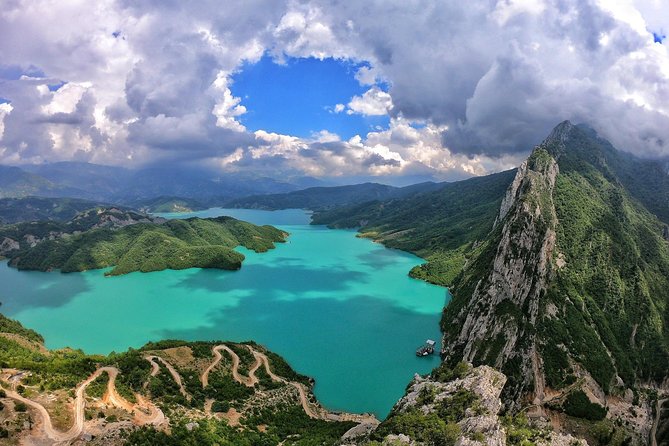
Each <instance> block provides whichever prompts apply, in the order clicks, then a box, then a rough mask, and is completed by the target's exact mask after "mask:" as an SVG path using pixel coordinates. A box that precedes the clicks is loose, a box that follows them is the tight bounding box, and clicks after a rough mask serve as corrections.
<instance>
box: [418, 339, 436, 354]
mask: <svg viewBox="0 0 669 446" xmlns="http://www.w3.org/2000/svg"><path fill="white" fill-rule="evenodd" d="M435 344H436V342H435V341H433V340H432V339H428V340H427V341H425V344H424V345H422V346H420V347H419V348H418V349H417V350H416V356H430V355H433V354H434V345H435Z"/></svg>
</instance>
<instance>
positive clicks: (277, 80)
mask: <svg viewBox="0 0 669 446" xmlns="http://www.w3.org/2000/svg"><path fill="white" fill-rule="evenodd" d="M361 66H362V65H360V64H354V63H351V62H346V61H342V60H337V59H333V58H327V59H323V60H319V59H316V58H313V57H310V58H286V60H285V63H284V64H277V63H275V62H274V61H273V60H272V58H271V57H269V56H267V55H265V56H263V57H262V58H261V59H260V61H259V62H257V63H255V64H248V63H247V64H245V65H244V66H243V67H242V69H241V71H240V72H238V73H237V74H236V75H234V76H233V84H232V87H231V90H232V92H233V94H234V95H235V96H237V97H240V98H242V102H241V103H242V105H244V106H245V107H246V109H247V112H246V113H245V114H244V115H242V116H241V117H240V119H239V120H240V121H241V123H242V124H244V126H246V127H247V128H248V129H249V130H251V131H255V130H260V129H262V130H266V131H269V132H275V133H281V134H285V135H294V136H300V137H305V138H306V137H310V136H311V135H312V134H313V133H315V132H318V131H320V130H327V131H329V132H331V133H336V134H338V135H339V136H341V137H342V138H343V139H348V138H350V137H352V136H354V135H356V134H359V135H363V136H364V135H365V134H367V133H368V132H369V131H371V130H374V129H375V128H377V127H382V128H386V127H387V126H388V121H389V118H388V117H387V116H362V115H359V114H347V113H346V111H343V112H340V113H334V107H335V105H336V104H344V105H346V104H347V103H348V102H349V101H350V100H351V98H352V97H353V96H356V95H362V94H363V93H364V92H365V91H366V90H367V89H368V88H369V86H362V85H360V83H359V82H358V81H357V80H356V79H355V73H356V71H357V69H358V68H360V67H361Z"/></svg>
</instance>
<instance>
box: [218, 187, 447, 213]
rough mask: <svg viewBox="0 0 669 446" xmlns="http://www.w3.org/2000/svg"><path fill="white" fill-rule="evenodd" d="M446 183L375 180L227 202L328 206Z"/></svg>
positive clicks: (401, 194)
mask: <svg viewBox="0 0 669 446" xmlns="http://www.w3.org/2000/svg"><path fill="white" fill-rule="evenodd" d="M444 184H445V183H432V182H426V183H420V184H414V185H411V186H405V187H394V186H388V185H385V184H378V183H363V184H354V185H349V186H332V187H310V188H307V189H303V190H298V191H294V192H288V193H284V194H270V195H253V196H250V197H244V198H240V199H236V200H232V201H230V202H228V203H227V204H226V206H230V207H236V208H251V209H270V210H274V209H289V208H297V209H312V210H316V209H327V208H332V207H335V206H346V205H352V204H358V203H365V202H370V201H376V200H388V199H391V198H400V197H406V196H409V195H414V194H418V193H422V192H429V191H432V190H436V189H441V188H442V187H444Z"/></svg>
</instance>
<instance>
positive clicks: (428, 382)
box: [342, 365, 587, 446]
mask: <svg viewBox="0 0 669 446" xmlns="http://www.w3.org/2000/svg"><path fill="white" fill-rule="evenodd" d="M506 382H507V380H506V376H505V375H504V374H503V373H501V372H499V371H497V370H495V369H493V368H492V367H488V366H479V367H476V368H472V367H471V365H469V366H468V371H467V372H466V373H465V374H464V375H462V376H460V377H456V378H455V379H452V380H450V381H447V382H441V381H439V380H437V379H435V377H434V376H428V377H421V376H418V375H416V376H415V377H414V380H413V381H412V382H411V384H410V385H409V387H408V388H407V392H406V394H405V395H404V397H403V398H402V399H401V400H399V401H398V402H397V404H396V405H395V407H394V408H393V411H392V413H391V415H390V417H389V420H391V421H390V422H392V418H393V417H397V416H401V414H407V413H414V414H415V413H418V414H421V415H423V416H425V417H426V418H427V417H430V416H433V415H435V414H436V415H439V414H440V410H442V409H443V407H444V405H446V406H448V405H449V404H453V405H457V404H458V402H457V401H462V399H463V395H469V396H468V401H469V405H468V407H465V408H464V413H463V414H462V415H461V416H460V417H459V418H460V419H459V421H458V422H457V426H458V428H459V433H458V434H457V436H456V437H455V438H452V439H451V440H452V443H451V444H455V445H456V446H481V445H486V446H505V445H506V444H507V430H506V427H504V425H503V423H502V422H501V419H500V410H501V409H502V401H501V400H500V394H501V393H502V389H503V388H504V385H505V384H506ZM426 396H429V397H426ZM381 429H383V424H382V425H381ZM350 432H351V431H349V432H347V434H346V435H345V436H344V437H343V438H342V440H343V444H349V445H353V444H365V443H366V442H367V437H368V435H369V434H368V433H367V434H366V435H365V436H364V437H352V436H351V435H350ZM537 432H539V430H537ZM440 440H442V441H443V443H439V444H449V443H448V441H447V440H446V439H440ZM381 444H383V445H387V446H391V445H411V446H418V445H423V444H426V443H425V442H421V441H419V440H418V439H416V438H412V436H411V433H409V432H407V433H402V432H395V433H392V434H388V435H386V436H385V437H384V438H383V439H382V440H381ZM536 444H538V445H546V446H548V445H555V446H558V445H560V446H561V445H565V446H567V445H569V446H577V445H582V446H585V445H587V443H586V442H585V441H583V440H578V439H576V438H574V437H572V436H571V435H563V434H558V433H556V432H552V431H550V430H547V429H544V430H542V431H541V435H540V439H539V440H537V442H536Z"/></svg>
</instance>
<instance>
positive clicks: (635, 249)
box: [442, 122, 669, 438]
mask: <svg viewBox="0 0 669 446" xmlns="http://www.w3.org/2000/svg"><path fill="white" fill-rule="evenodd" d="M621 157H622V155H620V154H619V153H618V152H617V151H616V150H615V149H614V148H613V147H612V146H611V145H610V143H608V142H606V141H605V140H602V139H601V138H599V137H598V136H597V135H596V133H595V132H594V131H592V130H591V129H587V128H585V127H581V126H574V125H572V124H571V123H569V122H564V123H562V124H560V125H558V126H557V127H556V128H555V129H554V130H553V132H552V133H551V134H550V135H549V137H548V138H546V140H545V141H544V142H542V144H540V145H539V146H537V147H536V148H535V149H534V151H533V153H532V154H531V156H530V157H529V158H528V160H527V161H526V162H525V163H523V165H522V166H521V167H520V168H519V170H518V172H517V174H516V177H515V179H514V181H513V182H512V184H511V185H510V186H509V188H508V190H507V192H506V194H505V196H504V198H503V200H502V202H501V204H500V209H499V215H498V217H497V219H496V221H495V224H494V227H493V229H492V231H491V232H490V233H489V234H488V235H487V237H486V238H485V239H484V240H481V241H480V243H479V244H478V245H477V247H476V248H475V252H474V253H473V254H472V255H471V256H470V257H469V258H468V259H467V262H466V264H465V267H464V269H463V271H462V272H461V273H460V275H459V276H458V277H457V278H456V279H455V280H454V283H453V286H452V287H451V294H452V295H453V300H452V301H451V302H450V303H449V305H448V306H447V307H446V308H445V310H444V316H443V318H442V331H443V333H444V339H443V345H444V351H443V355H442V356H443V358H444V360H445V362H446V363H447V364H450V365H453V364H455V363H457V362H458V361H461V360H465V361H468V362H472V363H473V364H474V365H482V364H485V365H490V366H493V367H495V368H497V369H499V370H501V371H502V372H504V373H505V375H506V377H507V379H508V382H507V384H506V386H505V388H504V389H503V390H502V400H503V402H504V405H505V409H506V410H508V411H510V412H511V413H514V412H516V411H518V410H520V409H521V408H523V409H528V413H529V414H531V415H532V416H534V417H548V416H549V415H550V416H551V419H552V420H553V421H555V420H558V419H562V420H563V421H565V419H564V417H565V416H564V413H568V414H576V415H575V416H580V417H584V418H588V417H595V418H594V419H595V420H599V419H601V417H606V418H608V419H609V420H611V422H614V423H616V425H617V426H624V428H621V429H623V430H626V432H625V435H627V434H629V435H630V436H635V437H636V438H647V437H648V432H649V430H650V425H651V422H650V420H651V418H652V417H651V410H650V406H649V404H648V398H647V397H646V396H645V395H647V394H648V392H651V393H652V392H653V389H655V388H657V387H658V386H659V385H660V383H662V382H663V381H665V380H666V379H667V376H668V373H669V370H668V369H667V364H669V343H668V342H667V338H666V330H667V319H666V315H665V313H666V311H665V310H666V308H668V307H669V291H667V290H669V274H668V273H667V271H669V245H667V243H666V241H665V240H664V239H666V238H667V236H669V229H667V226H666V223H663V222H661V221H659V220H658V217H656V216H655V215H654V214H652V213H651V212H649V211H648V210H647V209H646V208H644V207H643V205H641V204H640V202H641V200H640V199H639V201H637V199H636V198H635V196H634V195H633V193H632V192H631V189H630V190H628V189H626V188H625V186H624V184H623V181H621V180H620V178H623V179H624V178H626V177H624V175H625V172H626V171H625V170H624V169H622V168H621V167H620V162H621V161H620V160H621V159H622V158H621ZM660 271H661V272H660ZM583 395H584V396H583ZM628 395H634V398H631V397H628ZM570 398H571V400H570ZM579 398H580V401H581V403H580V404H582V405H584V406H586V407H590V408H591V411H590V412H588V413H585V414H584V413H583V412H580V415H579V414H578V410H576V409H575V407H576V406H577V404H576V403H575V402H574V401H576V400H577V399H579ZM583 398H587V401H583ZM568 401H571V403H568ZM589 405H591V406H589ZM593 411H594V412H597V413H599V414H601V415H596V416H595V415H593ZM570 412H571V413H570ZM553 415H555V417H553ZM561 417H562V418H561ZM567 421H568V420H566V421H565V422H567ZM555 423H556V426H555V427H556V428H558V429H559V428H561V427H563V426H560V423H561V421H555ZM573 432H576V431H575V430H573ZM621 435H622V434H621Z"/></svg>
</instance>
